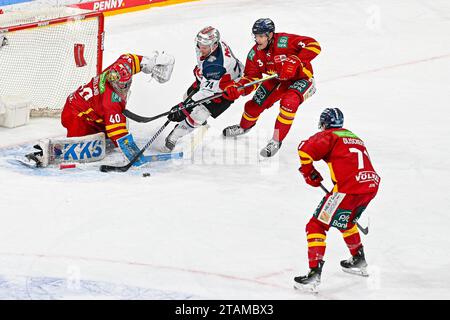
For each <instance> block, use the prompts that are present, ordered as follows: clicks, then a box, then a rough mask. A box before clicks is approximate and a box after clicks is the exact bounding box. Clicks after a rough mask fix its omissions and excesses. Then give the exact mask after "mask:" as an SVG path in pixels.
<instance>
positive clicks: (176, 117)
mask: <svg viewBox="0 0 450 320" xmlns="http://www.w3.org/2000/svg"><path fill="white" fill-rule="evenodd" d="M180 108H184V104H183V102H180V103H179V104H177V105H176V106H174V107H173V108H172V109H170V113H169V115H168V116H167V118H168V119H169V120H170V121H173V122H181V121H183V120H184V119H186V118H187V117H188V116H189V114H190V112H191V111H192V109H193V108H189V107H188V108H184V109H181V110H180Z"/></svg>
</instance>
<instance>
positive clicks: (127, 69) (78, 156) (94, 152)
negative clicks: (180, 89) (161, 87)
mask: <svg viewBox="0 0 450 320" xmlns="http://www.w3.org/2000/svg"><path fill="white" fill-rule="evenodd" d="M174 63H175V59H174V58H173V57H172V56H170V55H168V54H164V53H161V54H159V53H158V52H157V51H155V52H153V54H152V55H151V56H148V57H147V56H140V55H136V54H131V53H130V54H124V55H121V56H120V57H119V59H117V60H116V61H115V62H114V63H113V64H112V65H110V66H109V67H108V68H106V69H105V70H104V71H103V72H102V73H101V74H99V75H98V76H96V77H94V78H92V79H91V81H90V82H89V83H87V84H84V85H82V86H80V87H79V88H78V89H77V90H76V91H75V92H73V93H71V94H70V95H69V97H68V98H67V100H66V104H65V105H64V108H63V110H62V113H61V123H62V125H63V126H64V127H65V128H66V129H67V138H65V139H64V138H63V139H44V140H41V141H39V143H38V144H37V145H35V146H34V148H35V149H37V150H38V151H37V152H32V153H30V154H27V155H26V158H27V159H28V160H29V161H32V162H34V163H35V165H36V166H37V167H46V166H47V165H49V164H53V163H62V162H68V161H73V162H82V163H83V162H92V161H99V160H102V159H103V158H104V156H105V149H106V148H105V144H106V140H105V135H106V137H107V138H109V139H110V141H112V143H113V144H114V146H116V147H117V146H119V147H120V150H121V151H122V153H123V154H124V156H125V157H126V158H127V159H128V160H129V161H131V160H132V159H133V158H134V156H135V155H136V154H137V153H139V151H140V150H139V148H138V146H137V145H136V143H135V142H134V139H133V136H132V135H131V133H129V132H128V128H127V122H126V118H125V116H124V115H123V111H124V110H125V107H126V104H127V99H128V95H129V90H130V87H131V83H132V78H133V76H134V75H135V74H137V73H139V72H141V71H142V72H144V73H146V74H149V75H151V77H153V78H155V79H156V80H157V81H158V82H160V83H164V82H166V81H168V80H169V79H170V77H171V74H172V70H173V66H174ZM145 162H146V159H145V157H144V156H141V157H140V158H139V159H138V161H136V162H135V163H134V165H135V166H139V165H142V164H143V163H145Z"/></svg>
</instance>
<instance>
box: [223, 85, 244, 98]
mask: <svg viewBox="0 0 450 320" xmlns="http://www.w3.org/2000/svg"><path fill="white" fill-rule="evenodd" d="M242 93H243V92H242V90H241V89H239V88H238V86H237V85H235V84H233V85H231V86H228V87H226V88H225V90H223V95H222V96H223V97H224V98H225V99H227V100H229V101H234V100H236V99H237V98H239V97H240V96H241V95H242Z"/></svg>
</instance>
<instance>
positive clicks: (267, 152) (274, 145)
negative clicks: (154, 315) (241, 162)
mask: <svg viewBox="0 0 450 320" xmlns="http://www.w3.org/2000/svg"><path fill="white" fill-rule="evenodd" d="M280 148H281V142H278V141H276V140H273V139H271V140H270V141H269V143H268V144H267V146H265V147H264V148H263V149H262V150H261V152H260V153H259V154H260V155H261V156H262V157H265V158H270V157H272V156H274V155H275V154H276V153H277V152H278V150H280Z"/></svg>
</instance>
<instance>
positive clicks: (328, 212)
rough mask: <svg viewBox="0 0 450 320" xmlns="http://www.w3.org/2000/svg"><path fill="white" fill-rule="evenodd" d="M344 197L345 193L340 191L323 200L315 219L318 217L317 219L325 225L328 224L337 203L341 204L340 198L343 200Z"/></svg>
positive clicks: (336, 207)
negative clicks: (323, 202)
mask: <svg viewBox="0 0 450 320" xmlns="http://www.w3.org/2000/svg"><path fill="white" fill-rule="evenodd" d="M344 198H345V193H340V192H336V193H333V194H332V195H331V196H330V197H329V198H328V199H327V201H326V202H325V204H324V206H323V207H322V210H321V211H320V213H319V215H318V218H317V219H319V221H322V222H323V223H325V224H326V225H329V224H330V221H331V218H332V217H333V215H334V213H335V212H336V210H337V209H338V207H339V205H340V204H341V202H342V200H344Z"/></svg>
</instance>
